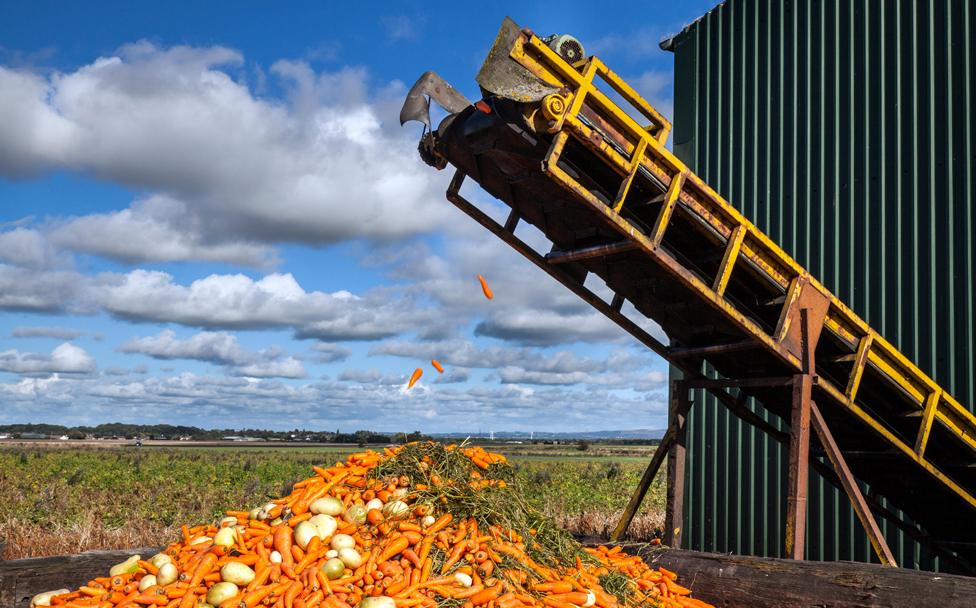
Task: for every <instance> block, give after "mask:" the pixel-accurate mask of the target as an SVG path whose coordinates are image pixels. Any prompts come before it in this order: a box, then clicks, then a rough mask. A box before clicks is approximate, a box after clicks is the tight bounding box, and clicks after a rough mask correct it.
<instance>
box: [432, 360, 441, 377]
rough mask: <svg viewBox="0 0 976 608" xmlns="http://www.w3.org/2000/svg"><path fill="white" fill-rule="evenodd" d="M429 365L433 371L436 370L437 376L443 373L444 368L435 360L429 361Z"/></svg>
mask: <svg viewBox="0 0 976 608" xmlns="http://www.w3.org/2000/svg"><path fill="white" fill-rule="evenodd" d="M430 364H431V365H433V366H434V369H436V370H437V373H439V374H443V373H444V366H443V365H441V362H440V361H438V360H437V359H431V361H430Z"/></svg>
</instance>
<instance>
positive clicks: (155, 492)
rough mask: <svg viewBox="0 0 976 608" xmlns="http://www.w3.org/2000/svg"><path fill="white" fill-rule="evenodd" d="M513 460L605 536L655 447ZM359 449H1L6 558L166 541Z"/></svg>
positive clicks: (580, 527)
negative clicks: (190, 525) (186, 526)
mask: <svg viewBox="0 0 976 608" xmlns="http://www.w3.org/2000/svg"><path fill="white" fill-rule="evenodd" d="M491 449H495V450H498V451H502V452H503V453H507V455H509V456H510V458H511V462H512V464H513V466H514V467H515V468H516V472H517V477H518V479H519V481H520V483H521V484H522V485H523V487H524V490H525V494H526V496H527V497H528V499H529V501H530V502H531V504H532V505H533V506H535V507H536V508H538V509H541V510H542V511H544V512H545V513H546V514H548V515H550V516H552V517H553V518H555V520H556V521H557V522H558V523H559V525H561V526H562V527H564V528H566V529H568V530H570V531H573V532H576V533H581V534H605V533H606V532H607V530H608V528H610V527H612V526H613V524H614V523H615V521H616V517H617V516H618V515H619V513H620V511H621V509H622V508H623V506H624V505H625V504H626V502H627V499H628V497H629V492H630V490H631V489H632V488H633V487H634V485H635V484H636V483H637V479H638V478H639V477H640V474H641V471H642V469H643V466H644V465H645V464H646V462H647V458H648V457H649V455H650V454H651V452H652V451H653V448H650V447H647V446H605V445H602V444H594V445H592V446H589V448H588V449H587V450H585V451H583V450H578V449H577V448H576V447H575V446H541V445H540V446H534V445H523V446H496V447H493V448H491ZM355 450H356V448H355V447H325V448H315V447H300V448H268V447H249V448H237V447H206V448H204V447H180V446H166V447H143V448H135V447H131V446H118V447H109V448H99V447H77V446H70V447H63V445H62V446H61V447H53V446H48V445H44V444H36V445H19V446H3V447H0V549H2V551H0V559H16V558H22V557H36V556H42V555H58V554H67V553H76V552H79V551H86V550H90V549H109V548H127V547H140V546H158V545H162V544H164V543H165V542H167V541H169V540H170V539H172V538H174V537H175V536H177V535H178V534H179V527H180V525H181V524H184V523H198V522H206V521H210V520H213V519H215V518H217V517H218V515H219V514H220V513H221V512H222V511H224V510H226V509H230V508H235V509H236V508H241V507H254V506H259V505H260V504H262V503H263V502H265V501H266V500H267V499H269V498H273V497H277V496H281V495H283V494H286V493H287V492H288V491H289V488H290V486H291V484H292V483H294V482H295V481H298V480H300V479H303V478H305V477H308V476H309V475H311V472H312V471H311V467H312V465H319V464H323V463H330V464H331V463H333V462H335V461H336V460H339V459H341V458H344V457H345V456H346V455H348V454H349V453H351V452H352V451H355ZM663 512H664V487H663V481H661V480H658V481H656V482H655V484H654V485H653V486H652V488H651V491H650V493H649V495H648V498H647V500H646V501H645V506H644V509H643V510H642V512H641V513H640V515H639V516H638V518H637V519H636V520H635V522H634V524H633V525H632V527H631V531H632V533H633V535H634V537H635V538H639V539H649V538H651V537H652V535H653V534H654V532H655V531H656V530H657V529H659V528H660V527H661V525H662V523H663V518H664V517H663Z"/></svg>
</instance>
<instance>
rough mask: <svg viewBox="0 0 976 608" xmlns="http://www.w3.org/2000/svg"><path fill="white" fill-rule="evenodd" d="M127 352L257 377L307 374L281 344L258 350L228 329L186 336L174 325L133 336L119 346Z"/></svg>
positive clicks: (303, 367)
mask: <svg viewBox="0 0 976 608" xmlns="http://www.w3.org/2000/svg"><path fill="white" fill-rule="evenodd" d="M119 350H120V351H122V352H124V353H140V354H143V355H148V356H150V357H153V358H154V359H193V360H196V361H205V362H208V363H214V364H217V365H222V366H225V367H227V368H228V371H230V372H231V373H233V374H235V375H239V376H252V377H257V378H272V377H278V378H304V377H305V375H306V373H305V366H304V365H303V364H302V362H301V361H300V360H298V359H296V358H294V357H289V356H286V355H285V353H284V352H282V351H281V350H280V349H277V348H267V349H263V350H261V351H258V352H254V351H249V350H247V349H245V348H244V347H242V346H241V345H240V343H239V342H238V341H237V337H236V336H234V335H232V334H229V333H227V332H211V331H204V332H200V333H197V334H194V335H192V336H190V337H189V338H187V339H185V340H180V339H179V338H177V337H176V332H174V331H173V330H170V329H166V330H163V331H161V332H160V333H158V334H156V335H154V336H145V337H141V338H133V339H132V340H129V341H128V342H126V343H125V344H123V345H122V346H120V347H119Z"/></svg>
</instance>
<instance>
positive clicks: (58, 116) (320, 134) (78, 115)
mask: <svg viewBox="0 0 976 608" xmlns="http://www.w3.org/2000/svg"><path fill="white" fill-rule="evenodd" d="M242 62H243V57H242V56H241V55H240V53H238V52H236V51H234V50H231V49H227V48H222V47H210V48H194V47H173V48H160V47H157V46H154V45H152V44H150V43H146V42H140V43H136V44H132V45H127V46H124V47H122V48H121V49H119V51H118V52H117V53H116V54H114V55H112V56H109V57H101V58H99V59H97V60H95V61H94V62H92V63H90V64H88V65H84V66H81V67H80V68H78V69H76V70H74V71H71V72H53V73H49V74H46V75H45V74H35V73H31V72H28V71H26V70H17V69H10V68H5V67H0V113H2V114H3V115H4V117H5V120H4V121H3V124H2V125H0V175H6V176H8V177H22V176H28V175H33V174H36V173H38V172H40V171H44V170H47V169H68V170H74V171H79V172H82V173H85V174H90V175H94V176H97V177H99V178H104V179H108V180H111V181H114V182H117V183H120V184H123V185H126V186H129V187H132V188H135V189H138V190H143V191H149V192H152V193H153V194H151V195H150V196H149V197H148V198H146V199H143V200H140V201H138V202H136V203H135V204H133V205H132V207H130V208H129V209H126V210H123V211H119V212H113V213H105V214H96V215H90V216H84V217H81V218H68V219H67V220H66V221H64V222H63V223H62V224H61V225H60V226H59V227H57V228H56V229H55V230H54V232H53V237H54V239H55V241H56V242H58V243H60V244H62V245H64V246H66V247H71V248H76V249H78V250H80V251H86V252H92V253H97V254H99V255H106V256H109V257H114V258H118V259H122V260H126V261H132V260H185V259H205V260H220V261H229V262H233V263H242V264H252V265H253V264H257V265H265V264H268V263H273V262H274V258H273V255H271V254H270V252H269V250H268V249H267V248H266V246H265V245H266V244H267V243H277V242H294V241H300V242H305V243H311V244H323V243H331V242H336V241H340V240H344V239H349V238H357V237H368V238H377V239H388V238H399V237H403V236H406V235H412V234H418V233H421V232H427V231H430V230H431V229H432V226H435V225H437V222H438V220H439V219H440V217H441V213H440V209H441V207H442V205H443V203H442V202H441V200H440V199H441V198H442V196H441V195H442V192H443V185H444V180H445V179H446V177H445V176H444V175H442V174H439V173H437V172H434V171H430V170H429V169H428V168H427V167H425V166H423V165H422V163H421V161H420V160H419V158H418V156H417V154H416V149H415V147H416V146H415V141H414V139H413V134H409V133H407V132H405V131H402V130H400V129H399V128H394V127H396V126H397V125H396V122H395V108H394V106H392V105H390V104H389V103H386V102H385V100H382V99H374V98H370V97H369V95H368V93H367V91H368V90H369V87H368V86H367V85H368V82H369V74H368V73H367V72H366V71H365V70H362V69H350V68H346V69H343V70H340V71H338V72H335V73H315V72H313V71H312V70H311V69H310V68H309V66H308V65H306V64H304V63H301V62H287V61H280V62H278V63H276V64H275V65H274V66H272V69H271V74H272V75H273V76H274V77H276V78H278V80H279V85H280V86H281V87H282V89H283V90H285V91H286V96H285V101H282V100H276V99H269V98H265V97H258V96H256V95H255V94H254V92H253V91H252V90H251V89H250V88H249V87H248V85H247V84H246V83H245V82H243V81H241V80H237V79H235V77H234V74H235V70H236V68H237V67H238V66H240V65H241V64H242ZM398 94H399V91H398ZM387 126H388V127H389V128H385V127H387ZM163 237H165V238H163ZM140 245H141V246H140Z"/></svg>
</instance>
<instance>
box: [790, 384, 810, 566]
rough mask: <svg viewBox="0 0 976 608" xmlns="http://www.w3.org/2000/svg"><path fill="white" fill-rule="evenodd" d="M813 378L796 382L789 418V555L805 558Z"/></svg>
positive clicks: (792, 557) (794, 557)
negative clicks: (811, 385) (811, 386)
mask: <svg viewBox="0 0 976 608" xmlns="http://www.w3.org/2000/svg"><path fill="white" fill-rule="evenodd" d="M809 456H810V378H809V376H807V375H805V374H801V375H798V376H797V377H796V380H795V382H794V384H793V415H792V416H791V417H790V464H789V466H790V469H789V473H788V481H787V496H786V554H785V555H786V557H788V558H790V559H803V555H804V553H803V551H804V546H805V544H806V543H805V541H806V523H807V476H808V472H809V466H810V459H809Z"/></svg>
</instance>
